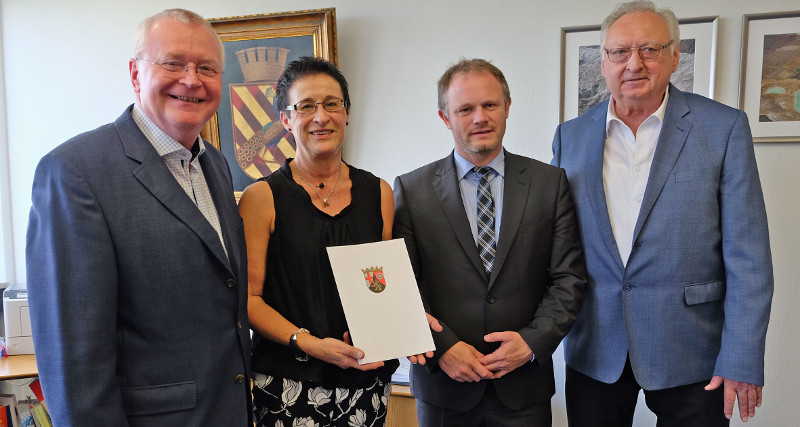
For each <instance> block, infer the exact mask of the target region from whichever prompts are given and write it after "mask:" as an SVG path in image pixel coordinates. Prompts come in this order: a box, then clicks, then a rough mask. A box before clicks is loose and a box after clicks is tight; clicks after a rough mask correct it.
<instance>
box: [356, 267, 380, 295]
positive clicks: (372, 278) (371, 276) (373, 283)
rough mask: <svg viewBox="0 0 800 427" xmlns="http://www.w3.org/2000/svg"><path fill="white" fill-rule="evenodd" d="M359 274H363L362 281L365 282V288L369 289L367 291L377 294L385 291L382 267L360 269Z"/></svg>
mask: <svg viewBox="0 0 800 427" xmlns="http://www.w3.org/2000/svg"><path fill="white" fill-rule="evenodd" d="M361 272H362V273H364V280H366V281H367V288H369V290H371V291H372V292H375V293H376V294H379V293H381V292H383V290H384V289H386V278H385V277H383V267H367V268H362V269H361Z"/></svg>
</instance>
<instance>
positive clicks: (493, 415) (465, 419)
mask: <svg viewBox="0 0 800 427" xmlns="http://www.w3.org/2000/svg"><path fill="white" fill-rule="evenodd" d="M524 392H525V391H524V390H522V391H520V393H524ZM417 418H418V420H419V425H420V427H445V426H452V427H550V426H552V425H553V414H552V411H551V409H550V400H549V399H548V400H546V401H544V402H541V403H535V404H533V405H530V406H527V407H525V408H522V409H518V410H513V409H509V408H508V407H507V406H506V405H504V404H503V402H502V401H501V400H500V397H498V396H497V391H495V389H494V385H493V383H492V381H489V384H487V385H486V390H485V391H484V392H483V397H482V398H481V400H480V402H478V404H477V405H475V407H473V408H472V409H470V410H468V411H456V410H453V409H447V408H442V407H440V406H436V405H431V404H429V403H425V402H423V401H421V400H419V399H417Z"/></svg>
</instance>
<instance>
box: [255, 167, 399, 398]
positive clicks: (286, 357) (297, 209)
mask: <svg viewBox="0 0 800 427" xmlns="http://www.w3.org/2000/svg"><path fill="white" fill-rule="evenodd" d="M291 160H292V159H289V160H287V162H286V163H285V164H284V165H283V167H281V168H280V169H279V170H278V171H276V172H275V173H273V174H271V175H269V176H268V177H266V178H263V179H264V180H266V181H267V183H269V185H270V188H271V189H272V195H273V198H274V201H275V231H274V232H273V233H272V235H271V236H270V239H269V246H268V248H267V266H266V268H267V270H266V278H265V282H264V292H263V298H264V301H266V303H267V304H268V305H269V306H270V307H272V308H274V309H275V310H276V311H277V312H278V313H280V314H281V315H283V317H285V318H286V319H288V320H289V321H290V322H292V323H293V324H295V325H297V326H298V327H302V328H306V329H308V330H309V331H311V333H312V334H313V335H314V336H315V337H318V338H325V337H331V338H336V339H340V340H341V339H342V337H343V335H344V333H345V331H347V330H348V328H347V321H346V320H345V317H344V310H343V309H342V302H341V301H340V299H339V292H338V290H337V288H336V282H335V281H334V278H333V271H332V270H331V264H330V261H329V259H328V253H327V251H326V249H325V248H326V247H328V246H341V245H354V244H361V243H369V242H377V241H380V240H381V238H382V232H383V217H382V216H381V189H380V180H379V179H378V178H377V177H375V176H374V175H372V174H371V173H369V172H366V171H363V170H360V169H356V168H354V167H352V166H349V165H348V166H349V167H350V179H351V181H352V184H353V185H352V189H351V190H350V195H351V201H350V205H349V206H347V207H346V208H344V209H343V210H342V211H341V212H339V213H338V214H336V215H335V216H330V215H328V214H326V213H324V212H322V211H320V210H319V209H317V208H316V206H314V204H313V203H312V200H311V197H310V196H309V194H308V193H307V192H306V190H305V189H304V188H303V187H302V186H300V185H298V184H297V183H296V182H295V181H294V179H293V178H292V170H291V168H289V162H291ZM376 327H378V325H376ZM252 361H253V369H254V371H255V372H258V373H262V374H266V375H272V376H275V377H279V378H289V379H294V380H310V381H314V382H316V383H319V384H320V385H322V386H324V387H328V388H332V387H347V388H355V387H361V386H362V385H366V386H369V385H371V384H372V382H373V381H374V380H375V377H376V376H379V377H381V378H383V379H384V380H388V378H389V377H390V376H391V374H392V372H394V370H395V369H396V368H397V366H398V363H397V361H396V360H394V361H387V362H386V365H385V366H383V367H382V368H379V369H377V370H374V371H366V372H362V371H359V370H356V369H352V368H348V369H342V368H339V367H338V366H336V365H333V364H331V363H326V362H323V361H321V360H318V359H315V358H313V357H312V358H309V360H307V361H305V362H300V361H297V360H296V359H295V358H294V355H293V353H292V351H291V350H290V349H289V347H287V346H285V345H281V344H278V343H275V342H272V341H270V340H268V339H266V338H263V337H261V336H259V335H258V334H257V333H256V334H255V336H254V337H253V354H252ZM365 383H366V384H365Z"/></svg>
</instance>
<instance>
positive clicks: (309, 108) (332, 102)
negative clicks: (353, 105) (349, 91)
mask: <svg viewBox="0 0 800 427" xmlns="http://www.w3.org/2000/svg"><path fill="white" fill-rule="evenodd" d="M319 104H322V108H324V109H325V111H327V112H329V113H335V112H337V111H342V110H344V100H343V99H340V98H330V99H326V100H324V101H319V102H317V101H300V102H298V103H297V104H294V105H289V106H287V107H286V110H287V111H297V112H298V113H300V114H314V113H315V112H316V111H317V105H319Z"/></svg>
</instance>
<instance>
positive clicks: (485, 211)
mask: <svg viewBox="0 0 800 427" xmlns="http://www.w3.org/2000/svg"><path fill="white" fill-rule="evenodd" d="M472 171H473V172H475V174H476V175H478V178H479V182H478V210H477V213H478V252H479V253H480V256H481V261H483V268H484V269H485V270H486V275H487V276H488V275H490V274H491V273H492V263H493V262H494V253H495V250H496V249H497V239H495V236H494V199H493V198H492V191H491V190H490V189H489V178H488V175H489V173H490V172H491V171H492V169H491V168H488V167H474V168H472Z"/></svg>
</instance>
